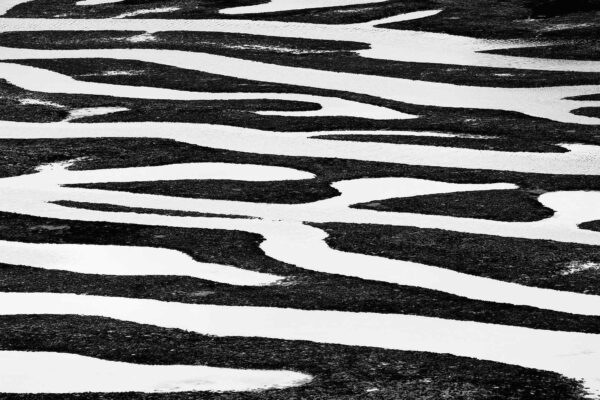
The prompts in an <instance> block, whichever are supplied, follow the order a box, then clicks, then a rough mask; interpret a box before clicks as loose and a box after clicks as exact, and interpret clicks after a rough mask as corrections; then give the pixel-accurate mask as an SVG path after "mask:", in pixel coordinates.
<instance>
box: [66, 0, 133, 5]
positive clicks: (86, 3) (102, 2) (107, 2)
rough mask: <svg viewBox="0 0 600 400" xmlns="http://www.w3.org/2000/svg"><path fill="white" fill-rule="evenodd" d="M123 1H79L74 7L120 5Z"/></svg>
mask: <svg viewBox="0 0 600 400" xmlns="http://www.w3.org/2000/svg"><path fill="white" fill-rule="evenodd" d="M122 1H123V0H80V1H78V2H77V3H75V5H77V6H97V5H100V4H112V3H120V2H122Z"/></svg>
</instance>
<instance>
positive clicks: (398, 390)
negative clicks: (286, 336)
mask: <svg viewBox="0 0 600 400" xmlns="http://www.w3.org/2000/svg"><path fill="white" fill-rule="evenodd" d="M0 328H1V329H2V332H3V333H5V334H4V335H2V337H0V349H3V350H16V351H18V350H26V351H49V352H69V353H75V354H80V355H84V356H90V357H97V358H102V359H108V360H113V361H124V362H132V363H143V364H159V365H164V364H167V365H168V364H185V365H209V366H215V367H227V368H252V369H286V370H294V371H299V372H303V373H308V374H311V375H312V376H313V377H314V379H313V380H312V381H311V382H310V383H308V384H306V385H303V386H300V387H296V388H288V389H275V390H268V391H262V392H244V393H206V392H204V393H168V394H141V393H126V394H90V393H87V394H84V395H77V394H60V395H48V394H3V395H2V397H3V399H5V400H75V399H81V398H85V399H90V400H125V399H127V400H167V399H168V400H191V399H198V398H199V396H201V398H202V399H210V400H242V399H245V400H248V399H268V400H284V399H285V400H288V399H292V398H294V399H322V400H329V399H331V400H333V399H335V400H339V399H342V398H343V399H356V398H361V399H381V400H392V399H398V398H406V399H429V398H442V397H446V396H449V398H452V399H460V400H468V399H473V398H477V399H490V400H492V399H494V400H495V399H515V400H516V399H520V400H537V399H541V398H544V399H562V400H583V399H584V398H585V392H584V390H583V387H582V385H581V384H580V383H578V382H576V381H574V380H571V379H567V378H565V377H562V376H560V375H558V374H555V373H550V372H544V371H538V370H533V369H526V368H522V367H517V366H512V365H506V364H500V363H495V362H489V361H482V360H476V359H472V358H465V357H456V356H452V355H444V354H433V353H426V352H412V351H411V352H409V351H395V350H383V349H376V348H367V347H358V346H342V345H331V344H320V343H311V342H303V341H286V340H274V339H263V338H241V337H213V336H205V335H199V334H195V333H191V332H186V331H182V330H177V329H165V328H157V327H153V326H149V325H140V324H134V323H129V322H123V321H116V320H112V319H106V318H96V317H80V316H52V315H48V316H3V317H0Z"/></svg>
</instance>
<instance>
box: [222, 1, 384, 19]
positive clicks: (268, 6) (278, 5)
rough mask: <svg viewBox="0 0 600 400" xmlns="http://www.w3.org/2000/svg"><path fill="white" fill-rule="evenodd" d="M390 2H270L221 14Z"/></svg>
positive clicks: (230, 9) (233, 9)
mask: <svg viewBox="0 0 600 400" xmlns="http://www.w3.org/2000/svg"><path fill="white" fill-rule="evenodd" d="M385 1H388V0H270V1H267V2H265V3H262V4H257V5H254V6H244V7H231V8H225V9H222V10H220V11H219V12H220V13H221V14H234V15H235V14H259V13H272V12H278V11H290V10H305V9H314V8H327V7H343V6H355V5H360V4H375V3H383V2H385Z"/></svg>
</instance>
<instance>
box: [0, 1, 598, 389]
mask: <svg viewBox="0 0 600 400" xmlns="http://www.w3.org/2000/svg"><path fill="white" fill-rule="evenodd" d="M18 2H20V1H9V2H8V5H9V6H12V5H16V4H17V3H18ZM3 4H4V6H2V5H0V15H1V14H2V13H3V12H5V11H6V10H7V9H8V8H10V7H8V8H6V6H5V5H6V4H7V3H6V2H5V3H3ZM278 4H279V5H282V4H284V2H283V1H274V2H272V3H270V5H269V4H263V5H259V6H254V7H258V8H259V9H260V7H263V9H265V8H264V7H267V8H266V9H267V10H268V9H269V7H275V6H277V5H278ZM287 4H288V5H292V4H297V2H295V1H289V2H287ZM303 4H305V5H306V7H308V6H309V5H310V4H312V3H311V2H303ZM255 10H256V8H255ZM271 10H272V9H271ZM230 11H231V10H230ZM238 11H239V10H238ZM436 12H438V11H437V10H436V11H431V12H423V13H411V14H407V15H401V16H396V17H392V18H386V19H385V20H382V21H373V22H370V23H363V24H350V25H322V24H306V23H283V22H273V21H249V20H246V21H244V20H194V21H192V20H159V19H152V20H143V19H127V20H125V19H106V20H88V19H86V20H64V19H63V20H61V19H56V20H51V19H47V20H45V19H5V18H0V31H29V30H33V31H41V30H60V31H66V30H87V31H91V30H135V31H140V30H141V31H146V32H150V33H152V32H156V31H169V30H170V31H182V30H183V31H199V32H203V31H216V32H234V33H247V34H261V35H268V36H273V37H297V38H309V39H328V40H346V41H358V42H363V43H368V44H369V45H370V49H368V50H362V51H360V52H359V54H360V55H362V56H363V57H372V58H382V59H388V60H400V61H416V62H435V63H443V64H456V65H472V66H487V67H503V68H529V69H538V70H548V71H587V72H600V63H599V62H597V61H575V60H544V59H531V58H522V57H511V56H505V55H491V54H483V53H480V51H485V50H491V49H497V48H509V47H517V46H525V45H531V44H527V43H515V42H506V41H504V42H499V41H486V40H480V39H471V38H464V37H458V36H451V35H441V34H433V33H427V32H410V31H398V30H389V29H382V28H376V27H374V26H375V25H377V24H378V23H382V22H394V21H399V20H403V19H404V20H407V19H411V18H421V17H426V16H429V15H433V14H435V13H436ZM0 57H2V59H3V60H11V59H27V58H38V59H50V58H88V57H93V58H98V57H105V58H113V59H125V60H140V61H147V62H156V63H160V64H163V65H171V66H176V67H180V68H186V69H191V70H198V71H205V72H211V73H216V74H220V75H225V76H232V77H237V78H245V79H251V80H256V81H267V82H275V83H285V84H293V85H299V86H307V87H314V88H321V89H333V90H343V91H348V92H355V93H361V94H367V95H371V96H376V97H381V98H384V99H389V100H395V101H401V102H408V103H413V104H420V105H433V106H443V107H471V108H481V109H499V110H507V111H516V112H520V113H524V114H527V115H532V116H537V117H542V118H547V119H552V120H556V121H562V122H574V123H580V124H598V123H599V120H598V119H594V118H587V117H582V116H576V115H573V114H571V112H570V111H571V110H572V109H574V108H577V107H584V106H594V105H596V106H597V105H598V104H600V103H599V102H574V101H569V100H564V98H565V97H568V96H576V95H584V94H594V93H598V92H600V86H565V87H551V88H517V89H503V88H490V87H466V86H457V85H450V84H441V83H433V82H425V81H413V80H407V79H397V78H388V77H380V76H368V75H359V74H347V73H336V72H330V71H321V70H315V69H303V68H293V67H283V66H277V65H273V64H268V63H261V62H252V61H247V60H240V59H236V58H232V57H224V56H216V55H211V54H204V53H187V52H181V51H169V50H141V49H110V50H109V49H100V50H51V51H50V50H31V49H13V48H1V49H0ZM0 78H3V79H8V80H9V81H11V82H13V83H15V84H16V85H18V86H21V87H24V88H27V89H29V90H34V91H39V92H46V93H72V94H82V93H85V94H102V95H113V96H122V97H134V98H159V99H173V100H175V99H176V100H193V99H196V100H198V99H205V100H216V99H234V98H235V97H236V96H242V98H243V97H244V96H246V97H245V98H259V99H264V98H270V97H265V96H273V97H272V99H279V100H296V101H305V102H311V103H317V104H320V105H321V107H322V108H321V109H320V110H317V111H310V112H303V113H304V116H316V115H347V114H350V113H352V114H354V115H356V114H359V115H358V116H366V117H369V118H380V119H388V118H408V117H411V116H409V115H406V114H402V113H397V112H395V111H393V110H388V109H384V108H379V107H374V106H371V105H368V104H362V103H357V102H349V101H345V100H341V99H336V98H327V97H321V96H307V95H297V94H279V93H274V94H255V93H231V94H230V93H225V94H224V93H198V92H185V91H175V90H166V89H156V88H143V87H129V86H120V85H106V84H97V83H89V82H79V81H76V80H74V79H72V78H69V77H66V76H64V75H61V74H56V73H53V72H49V71H45V70H43V69H38V68H32V67H25V66H18V65H14V64H9V63H1V64H0ZM203 96H204V97H203ZM228 96H231V97H228ZM252 96H256V97H252ZM238 98H240V97H238ZM340 113H342V114H340ZM289 115H302V113H298V112H290V114H289ZM336 133H339V134H349V133H358V132H336ZM360 133H369V132H360ZM385 133H386V134H390V132H385ZM320 134H331V132H313V133H299V132H294V133H282V132H264V131H258V130H251V129H245V128H236V127H224V126H212V125H201V124H159V123H129V124H69V123H55V124H33V123H8V122H2V123H1V124H0V138H3V139H8V138H17V139H35V138H44V139H49V138H56V139H58V138H89V137H148V138H166V139H175V140H178V141H181V142H185V143H190V144H196V145H201V146H208V147H212V148H220V149H228V150H235V151H243V152H253V153H257V154H277V155H289V156H309V157H335V158H346V159H355V160H369V161H384V162H392V163H399V164H411V165H429V166H439V167H453V168H469V169H489V170H502V171H516V172H528V173H554V174H572V175H600V150H598V147H596V146H586V145H573V144H566V145H564V147H565V148H567V149H568V150H569V151H568V152H566V153H529V152H521V153H511V152H502V151H478V150H472V149H460V148H442V147H432V146H415V145H396V144H387V143H359V142H344V141H329V140H320V139H319V140H317V139H312V138H311V136H317V135H320ZM377 134H381V132H377ZM391 134H407V133H406V132H391ZM414 134H418V133H414ZM424 134H425V135H427V134H433V135H435V134H440V133H435V132H431V133H424ZM441 134H443V133H441ZM313 178H314V175H312V174H310V173H306V172H303V171H297V170H292V169H287V168H277V167H266V166H247V165H243V166H240V165H237V166H235V165H229V164H219V165H217V164H210V163H201V164H191V165H190V164H188V165H179V166H178V165H171V166H163V167H143V168H127V169H111V170H95V171H68V170H66V169H65V165H52V166H46V167H44V168H41V170H40V171H39V172H38V173H36V174H31V175H25V176H18V177H11V178H4V179H0V191H1V193H2V197H0V210H2V211H7V212H16V213H21V214H27V215H33V216H40V217H47V218H58V219H74V220H82V221H108V222H120V223H135V224H144V225H159V226H174V227H192V228H207V229H227V230H240V231H247V232H253V233H258V234H260V235H262V236H263V237H264V238H265V241H264V242H263V243H262V244H261V248H262V249H263V251H264V252H265V253H266V255H267V256H270V257H273V258H275V259H278V260H281V261H284V262H287V263H290V264H293V265H296V266H298V267H300V268H305V269H310V270H315V271H320V272H325V273H333V274H345V275H349V276H356V277H360V278H363V279H371V280H377V281H384V282H391V283H396V284H401V285H410V286H416V287H422V288H428V289H434V290H439V291H443V292H447V293H452V294H456V295H459V296H463V297H465V298H470V299H477V300H485V301H492V302H501V303H508V304H517V305H527V306H533V307H537V308H541V309H547V310H553V311H562V312H569V313H573V314H580V315H599V314H600V296H592V295H585V294H579V293H570V292H561V291H556V290H548V289H540V288H534V287H527V286H522V285H516V284H513V283H507V282H501V281H496V280H492V279H488V278H481V277H477V276H471V275H466V274H461V273H458V272H454V271H450V270H446V269H443V268H438V267H436V266H429V265H423V264H418V263H411V262H406V261H402V260H390V259H386V258H381V257H375V256H368V255H363V254H354V253H346V252H341V251H336V250H333V249H331V248H329V247H328V246H327V245H326V244H325V242H324V239H325V238H326V233H325V232H324V231H322V230H320V229H317V228H313V227H311V226H308V225H305V224H304V223H305V222H347V223H372V224H386V225H396V226H417V227H422V228H439V229H447V230H453V231H459V232H468V233H481V234H490V235H497V236H506V237H520V238H528V239H546V240H556V241H562V242H573V243H582V244H593V245H600V233H598V232H592V231H584V230H580V229H579V228H578V227H577V225H578V224H579V223H581V222H585V221H589V220H594V219H600V211H599V210H598V207H597V206H596V205H597V204H598V202H599V201H600V193H597V192H556V193H547V194H544V195H543V196H541V197H540V201H541V202H542V203H543V204H544V205H546V206H548V207H550V208H552V209H553V210H555V211H556V214H555V215H554V216H553V217H552V218H548V219H546V220H543V221H538V222H529V223H509V222H498V221H488V220H481V219H468V218H456V217H446V216H435V215H421V214H405V213H386V212H376V211H372V210H358V209H352V208H349V206H350V205H351V204H354V203H358V202H364V201H371V200H381V199H385V198H390V197H408V196H417V195H423V194H433V193H449V192H460V191H473V190H489V189H496V190H498V189H501V190H510V189H513V188H515V186H514V185H511V184H505V183H496V184H485V185H459V184H449V183H442V182H433V181H423V180H416V179H407V178H378V179H357V180H352V181H343V182H337V183H335V184H334V187H335V188H336V189H337V190H338V191H339V192H340V193H341V194H340V196H338V197H335V198H332V199H327V200H323V201H317V202H314V203H309V204H296V205H282V204H255V203H248V202H236V201H221V200H209V199H184V198H176V197H168V196H154V195H144V194H133V193H124V192H111V191H105V190H91V189H79V188H66V187H63V186H62V185H65V184H72V183H94V182H125V181H129V182H131V181H152V180H169V179H170V180H173V179H236V180H249V181H252V180H256V181H268V180H274V181H275V180H285V179H313ZM59 200H71V201H79V202H90V203H106V204H113V205H120V206H126V207H142V208H148V209H161V210H163V209H171V210H178V211H194V212H205V213H211V214H229V215H230V214H235V215H243V216H249V217H252V218H251V219H233V218H218V217H211V218H207V217H182V216H180V217H175V216H167V215H158V214H137V213H134V212H102V211H93V210H85V209H75V208H68V207H63V206H59V205H56V204H53V203H52V202H54V201H59ZM0 250H2V254H1V256H0V262H7V263H11V264H16V265H29V266H32V267H36V268H47V269H63V270H69V271H74V272H79V273H92V274H114V275H165V274H168V275H181V276H192V277H197V278H202V279H210V280H214V281H217V282H223V283H228V284H235V285H244V284H246V285H263V284H273V283H276V282H277V281H278V280H279V279H280V278H281V277H278V276H274V275H270V274H261V273H256V272H253V271H246V270H241V269H239V268H236V267H232V266H221V265H215V264H205V263H198V262H195V261H194V260H192V259H191V258H190V257H188V256H186V255H184V254H182V253H180V252H177V251H172V250H166V249H157V248H144V247H118V246H95V245H81V244H68V245H62V244H61V245H52V244H44V243H43V244H33V243H15V242H6V241H5V242H0ZM133 252H136V256H135V258H136V261H137V262H139V261H140V260H142V261H143V262H145V265H144V264H143V263H140V264H135V263H133V262H129V260H132V259H133ZM139 265H144V269H143V270H142V268H140V267H139ZM0 314H4V315H18V314H60V315H71V314H78V315H90V316H103V317H109V318H116V319H119V320H124V321H131V322H137V323H144V324H152V325H156V326H161V327H168V328H181V329H186V330H190V331H194V332H199V333H202V334H209V335H218V336H244V337H254V336H260V337H268V338H276V339H287V340H310V341H315V342H323V343H338V344H346V345H361V346H374V347H381V348H387V349H400V350H417V351H430V352H435V353H450V354H455V355H459V356H466V357H476V358H480V359H485V360H491V361H498V362H503V363H508V364H513V365H520V366H524V367H529V368H539V369H544V370H548V371H554V372H558V373H561V374H564V375H566V376H568V377H572V378H576V379H584V380H585V382H586V384H587V385H588V386H589V387H590V388H591V389H592V390H593V391H595V392H596V393H597V392H598V391H599V390H600V373H599V372H598V369H597V368H596V366H597V365H598V364H599V363H600V335H591V334H583V333H574V332H551V331H544V330H535V329H526V328H519V327H513V326H501V325H491V324H482V323H475V322H468V321H453V320H443V319H436V318H426V317H419V316H407V315H384V314H371V313H346V312H332V311H302V310H294V309H274V308H255V307H226V306H213V305H191V304H179V303H166V302H160V301H154V300H140V299H123V298H108V297H96V296H78V295H72V294H48V293H2V294H0ZM117 364H118V365H117ZM0 365H16V366H17V369H16V370H15V371H14V372H13V375H10V372H6V371H8V368H2V373H1V374H0V392H2V391H8V392H14V393H22V392H26V393H32V392H47V393H65V392H77V391H90V390H91V391H100V392H102V391H124V390H139V391H150V392H152V391H179V390H252V388H257V387H260V388H265V387H286V386H293V385H297V384H302V383H306V382H307V381H308V379H310V377H308V376H307V375H303V374H300V373H293V372H288V371H241V372H240V371H238V370H227V371H225V370H223V369H206V368H208V367H202V366H193V367H192V366H141V365H130V364H124V363H114V362H108V361H104V360H97V359H90V358H85V357H81V356H74V355H67V354H53V353H20V352H0ZM47 370H51V371H50V377H52V376H54V375H56V374H54V373H53V371H60V372H64V371H79V372H80V374H81V376H82V378H81V379H80V380H73V379H70V380H69V381H67V380H65V379H64V378H61V377H56V379H55V380H52V379H51V378H47V377H46V376H40V375H42V372H45V371H47ZM110 371H121V373H122V376H125V375H126V374H135V376H139V377H140V379H139V380H136V381H135V382H123V380H122V376H118V375H114V374H112V373H111V372H110ZM107 374H108V375H107ZM64 376H71V375H68V374H66V375H64ZM232 376H233V377H235V380H234V379H231V378H232ZM11 377H12V378H11ZM183 378H185V382H182V381H181V379H183ZM187 378H189V379H187ZM73 381H76V382H73ZM11 382H12V383H11ZM11 385H12V386H11ZM19 385H21V386H19ZM136 385H137V386H136ZM236 385H237V386H236ZM236 388H237V389H236Z"/></svg>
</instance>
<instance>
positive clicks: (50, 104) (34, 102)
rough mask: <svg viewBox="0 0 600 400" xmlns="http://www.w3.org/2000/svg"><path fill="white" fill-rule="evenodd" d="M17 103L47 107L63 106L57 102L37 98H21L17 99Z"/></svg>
mask: <svg viewBox="0 0 600 400" xmlns="http://www.w3.org/2000/svg"><path fill="white" fill-rule="evenodd" d="M19 103H21V104H23V105H24V106H30V105H33V106H48V107H54V108H65V106H63V105H61V104H58V103H54V102H52V101H45V100H38V99H21V100H19Z"/></svg>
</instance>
